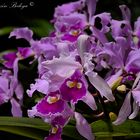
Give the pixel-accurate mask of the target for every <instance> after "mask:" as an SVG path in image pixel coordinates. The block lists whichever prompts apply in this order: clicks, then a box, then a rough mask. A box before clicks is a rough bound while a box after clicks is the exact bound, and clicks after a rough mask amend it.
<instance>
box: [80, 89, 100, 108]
mask: <svg viewBox="0 0 140 140" xmlns="http://www.w3.org/2000/svg"><path fill="white" fill-rule="evenodd" d="M82 101H83V102H84V103H86V104H87V105H88V106H89V107H90V108H91V109H92V110H96V109H97V106H96V102H95V99H94V97H93V96H92V95H91V94H90V93H89V92H88V91H87V93H86V95H85V96H84V97H83V98H82Z"/></svg>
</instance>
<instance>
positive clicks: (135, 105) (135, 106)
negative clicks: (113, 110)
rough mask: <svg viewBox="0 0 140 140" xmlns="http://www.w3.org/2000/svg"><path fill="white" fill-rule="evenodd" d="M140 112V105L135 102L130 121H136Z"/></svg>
mask: <svg viewBox="0 0 140 140" xmlns="http://www.w3.org/2000/svg"><path fill="white" fill-rule="evenodd" d="M138 112H139V105H138V104H137V103H136V102H133V112H132V113H131V115H130V116H129V119H134V118H135V117H136V116H137V114H138Z"/></svg>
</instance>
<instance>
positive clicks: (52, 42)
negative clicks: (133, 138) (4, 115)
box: [0, 0, 140, 140]
mask: <svg viewBox="0 0 140 140" xmlns="http://www.w3.org/2000/svg"><path fill="white" fill-rule="evenodd" d="M96 4H97V1H96V0H79V1H77V2H71V3H67V4H63V5H61V6H58V7H56V8H55V13H54V18H53V20H52V23H53V24H54V29H55V30H54V31H53V32H52V33H50V35H49V36H48V37H43V38H41V39H40V40H35V39H33V32H32V31H31V30H30V29H29V28H27V27H23V28H17V29H14V30H13V31H12V32H11V33H10V36H9V37H10V38H11V37H16V39H21V38H22V39H25V40H27V41H28V42H29V44H30V46H27V47H19V48H18V50H17V51H14V52H8V53H4V54H3V55H2V57H1V58H2V62H1V63H2V67H1V70H0V105H1V104H4V103H7V102H9V101H10V103H11V112H12V115H13V116H18V117H22V106H23V100H24V98H23V97H24V94H27V95H28V96H29V97H30V98H32V97H33V96H34V94H37V93H39V94H41V98H39V99H38V100H37V101H36V102H35V105H34V106H32V107H31V108H30V109H28V111H27V112H28V116H29V117H40V118H42V119H43V120H44V121H45V122H46V123H48V124H50V125H51V130H50V132H49V135H48V136H47V137H46V138H45V140H60V139H61V135H62V131H63V128H64V127H65V125H67V124H68V123H69V122H70V120H72V119H75V121H76V128H77V130H78V132H79V133H80V134H81V135H82V136H83V137H85V138H86V139H87V140H93V139H95V137H94V135H93V133H92V129H91V127H90V124H89V123H88V121H87V119H86V118H85V117H84V115H82V113H80V111H78V109H77V104H78V103H79V102H81V101H82V103H83V102H84V104H86V106H88V107H89V108H90V109H91V110H93V112H96V110H98V104H102V105H104V104H105V103H108V104H109V103H116V102H117V96H118V95H119V96H122V97H124V98H123V102H122V104H121V106H120V108H119V111H118V112H117V114H118V116H117V118H116V120H115V121H113V124H115V125H119V124H121V123H123V122H124V121H125V120H126V119H127V118H129V119H133V118H135V117H136V116H137V114H138V112H139V106H140V49H139V48H140V18H138V19H137V21H136V22H135V23H134V27H132V26H131V13H130V10H129V8H128V7H127V6H126V5H121V6H120V10H121V12H122V17H123V18H122V20H115V19H112V17H111V14H110V13H107V12H104V13H100V14H96V15H95V11H96ZM28 57H33V60H32V61H30V62H29V66H30V65H32V63H33V62H34V61H37V62H38V66H37V74H38V77H37V78H36V79H34V82H33V83H30V86H29V87H30V88H29V89H26V93H24V88H23V85H22V83H21V81H20V80H19V76H20V75H19V74H18V72H19V65H18V64H19V62H20V61H21V60H24V59H26V58H28ZM25 79H28V77H26V74H25ZM83 110H84V109H83ZM104 111H105V110H104ZM112 112H113V111H112ZM108 113H109V112H108ZM104 114H105V112H103V115H104Z"/></svg>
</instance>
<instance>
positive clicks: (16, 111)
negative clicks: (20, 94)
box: [10, 98, 22, 117]
mask: <svg viewBox="0 0 140 140" xmlns="http://www.w3.org/2000/svg"><path fill="white" fill-rule="evenodd" d="M10 102H11V105H12V109H11V112H12V115H13V116H14V117H22V110H21V107H20V104H19V103H18V102H17V101H16V100H15V99H14V98H12V99H11V100H10Z"/></svg>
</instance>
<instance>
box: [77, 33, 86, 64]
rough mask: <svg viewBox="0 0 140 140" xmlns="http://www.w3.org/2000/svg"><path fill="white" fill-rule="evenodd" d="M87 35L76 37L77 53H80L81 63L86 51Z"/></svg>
mask: <svg viewBox="0 0 140 140" xmlns="http://www.w3.org/2000/svg"><path fill="white" fill-rule="evenodd" d="M88 38H89V36H88V35H80V36H79V37H78V39H77V40H78V47H77V50H78V53H79V55H80V58H81V61H82V64H83V65H84V63H85V62H84V53H85V52H86V51H87V40H88Z"/></svg>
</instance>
